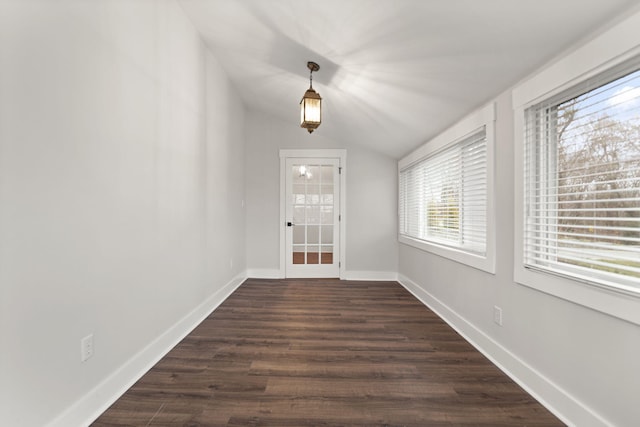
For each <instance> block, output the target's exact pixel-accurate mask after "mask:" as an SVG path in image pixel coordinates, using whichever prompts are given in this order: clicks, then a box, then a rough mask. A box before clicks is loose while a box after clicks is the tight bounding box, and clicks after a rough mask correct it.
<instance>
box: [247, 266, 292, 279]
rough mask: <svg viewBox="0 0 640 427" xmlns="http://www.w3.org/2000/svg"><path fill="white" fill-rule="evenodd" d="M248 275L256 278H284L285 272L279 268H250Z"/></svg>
mask: <svg viewBox="0 0 640 427" xmlns="http://www.w3.org/2000/svg"><path fill="white" fill-rule="evenodd" d="M247 277H251V278H254V279H284V273H283V272H281V271H280V270H279V269H277V268H250V269H248V270H247Z"/></svg>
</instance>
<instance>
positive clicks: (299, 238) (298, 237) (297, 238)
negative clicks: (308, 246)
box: [293, 225, 306, 245]
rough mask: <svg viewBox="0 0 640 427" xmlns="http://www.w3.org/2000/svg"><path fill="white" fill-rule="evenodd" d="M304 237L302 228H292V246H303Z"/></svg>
mask: <svg viewBox="0 0 640 427" xmlns="http://www.w3.org/2000/svg"><path fill="white" fill-rule="evenodd" d="M305 243H306V242H305V236H304V227H300V226H297V225H296V226H294V227H293V244H294V245H304V244H305Z"/></svg>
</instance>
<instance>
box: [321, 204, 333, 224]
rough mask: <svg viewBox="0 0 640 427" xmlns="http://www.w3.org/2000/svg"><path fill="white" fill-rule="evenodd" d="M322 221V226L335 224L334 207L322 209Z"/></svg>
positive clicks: (323, 207)
mask: <svg viewBox="0 0 640 427" xmlns="http://www.w3.org/2000/svg"><path fill="white" fill-rule="evenodd" d="M320 221H322V224H333V206H321V207H320Z"/></svg>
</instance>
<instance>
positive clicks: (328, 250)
mask: <svg viewBox="0 0 640 427" xmlns="http://www.w3.org/2000/svg"><path fill="white" fill-rule="evenodd" d="M320 263H321V264H333V246H322V250H321V254H320Z"/></svg>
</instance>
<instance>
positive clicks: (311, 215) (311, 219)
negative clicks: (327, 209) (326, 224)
mask: <svg viewBox="0 0 640 427" xmlns="http://www.w3.org/2000/svg"><path fill="white" fill-rule="evenodd" d="M307 224H320V206H309V205H307Z"/></svg>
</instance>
